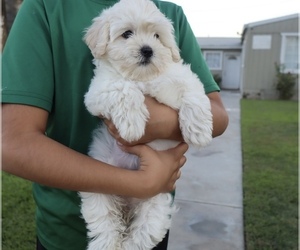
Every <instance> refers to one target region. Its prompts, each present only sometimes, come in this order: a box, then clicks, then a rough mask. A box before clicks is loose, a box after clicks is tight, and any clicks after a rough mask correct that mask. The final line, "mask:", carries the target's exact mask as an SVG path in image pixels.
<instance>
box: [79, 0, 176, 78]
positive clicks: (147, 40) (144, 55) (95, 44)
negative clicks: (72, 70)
mask: <svg viewBox="0 0 300 250" xmlns="http://www.w3.org/2000/svg"><path fill="white" fill-rule="evenodd" d="M85 41H86V43H87V44H88V46H89V48H90V49H91V51H92V53H93V55H94V57H95V58H96V59H105V60H108V61H109V62H110V63H111V65H112V66H113V67H114V68H115V69H116V70H117V71H118V72H119V73H120V74H121V75H122V76H123V77H124V78H127V79H130V80H137V81H147V80H150V79H152V78H155V77H156V76H157V75H159V74H161V73H162V72H163V71H164V70H165V69H166V67H167V66H168V65H169V64H170V63H171V62H177V61H179V60H180V56H179V50H178V47H177V45H176V42H175V39H174V36H173V27H172V24H171V22H170V21H169V20H168V19H167V18H166V17H165V16H164V15H163V14H162V13H161V12H160V11H159V10H158V9H157V7H156V6H155V5H154V4H153V2H152V1H150V0H121V1H120V2H119V3H117V4H115V5H114V6H113V7H112V8H110V9H108V10H105V11H104V12H103V13H102V14H101V15H100V16H99V17H97V18H95V19H94V22H93V24H92V26H91V27H90V28H89V29H88V31H87V33H86V36H85Z"/></svg>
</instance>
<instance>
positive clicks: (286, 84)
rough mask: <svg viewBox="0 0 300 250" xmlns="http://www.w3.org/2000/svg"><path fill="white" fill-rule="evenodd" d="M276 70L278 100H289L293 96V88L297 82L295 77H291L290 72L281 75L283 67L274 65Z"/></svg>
mask: <svg viewBox="0 0 300 250" xmlns="http://www.w3.org/2000/svg"><path fill="white" fill-rule="evenodd" d="M275 68H276V77H277V81H276V90H278V91H279V99H282V100H289V99H291V98H292V97H293V95H294V91H295V90H294V87H295V84H296V80H297V75H293V74H291V73H290V72H288V73H282V72H283V69H284V68H283V67H282V66H281V67H280V66H279V65H278V64H277V63H276V64H275Z"/></svg>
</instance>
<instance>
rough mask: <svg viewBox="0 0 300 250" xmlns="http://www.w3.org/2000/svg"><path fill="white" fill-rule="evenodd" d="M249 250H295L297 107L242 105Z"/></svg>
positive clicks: (252, 102) (290, 104) (279, 103)
mask: <svg viewBox="0 0 300 250" xmlns="http://www.w3.org/2000/svg"><path fill="white" fill-rule="evenodd" d="M241 128H242V148H243V167H244V172H243V187H244V219H245V221H244V224H245V240H246V245H247V250H269V249H270V250H271V249H272V250H275V249H276V250H297V249H298V103H297V102H292V101H257V100H242V101H241Z"/></svg>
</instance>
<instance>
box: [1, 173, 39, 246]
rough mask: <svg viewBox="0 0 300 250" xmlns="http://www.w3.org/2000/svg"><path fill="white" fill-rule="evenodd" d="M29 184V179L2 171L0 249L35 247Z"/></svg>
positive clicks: (32, 208) (32, 204) (32, 205)
mask: <svg viewBox="0 0 300 250" xmlns="http://www.w3.org/2000/svg"><path fill="white" fill-rule="evenodd" d="M31 186H32V184H31V182H29V181H25V180H23V179H20V178H18V177H15V176H12V175H8V174H5V173H2V250H30V249H35V242H36V234H35V222H34V201H33V198H32V193H31ZM0 248H1V247H0Z"/></svg>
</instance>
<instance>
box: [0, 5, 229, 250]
mask: <svg viewBox="0 0 300 250" xmlns="http://www.w3.org/2000/svg"><path fill="white" fill-rule="evenodd" d="M116 2H117V1H116V0H86V1H82V0H72V1H53V0H26V1H24V3H23V5H22V7H21V9H20V12H19V14H18V16H17V18H16V20H15V24H14V25H13V28H12V30H11V33H10V35H9V37H8V40H7V44H6V45H5V48H4V52H3V86H2V89H3V91H2V103H3V104H2V117H3V120H2V121H3V125H2V128H3V133H2V141H3V147H2V155H3V164H2V165H3V170H4V171H7V172H9V173H11V174H14V175H17V176H20V177H22V178H25V179H28V180H31V181H33V182H34V186H33V193H34V198H35V201H36V204H37V213H36V218H37V236H38V244H37V249H48V250H52V249H53V250H57V249H63V250H66V249H72V250H74V249H75V250H76V249H78V250H80V249H85V248H86V245H87V237H86V228H85V225H84V221H83V219H82V218H81V215H80V198H79V196H78V191H86V192H98V193H107V194H117V195H124V196H131V197H136V198H148V197H152V196H154V195H156V194H158V193H161V192H170V191H173V190H174V189H175V183H176V180H177V179H178V178H179V177H180V168H181V167H182V166H183V165H184V163H185V160H186V159H185V157H184V153H185V152H186V150H187V145H186V144H185V143H181V144H180V145H179V146H177V147H176V148H174V149H169V150H166V151H154V150H152V149H150V148H149V147H147V146H145V145H144V143H146V142H150V141H152V140H154V139H173V140H178V141H183V139H182V136H181V131H180V128H179V123H178V114H177V112H176V111H175V110H172V109H170V108H169V107H166V106H164V105H162V104H159V103H158V102H156V101H155V100H154V99H152V98H149V97H146V99H145V103H146V105H147V108H148V110H149V112H150V119H149V120H148V123H147V126H146V133H145V135H144V136H143V137H142V138H141V139H140V140H139V141H135V142H131V143H128V142H126V141H124V140H123V139H122V138H121V137H120V136H119V134H118V131H117V130H116V129H115V127H114V124H113V123H112V122H111V121H108V120H104V121H103V120H99V119H98V118H95V117H92V116H91V115H90V114H89V113H88V112H87V110H86V109H85V106H84V103H83V96H84V94H85V93H86V91H87V89H88V86H89V84H90V80H91V78H92V76H93V64H92V55H91V54H90V51H89V49H88V47H87V46H86V45H85V43H84V42H83V41H82V37H83V34H84V32H83V31H84V29H85V28H86V27H88V26H89V25H90V22H91V20H92V19H93V18H94V17H95V16H97V15H98V13H99V12H101V10H103V9H105V8H107V7H109V6H111V5H113V4H114V3H116ZM154 2H155V3H156V5H157V6H158V7H159V9H160V10H161V11H162V12H163V13H164V14H165V15H166V16H167V17H168V18H169V19H171V20H172V21H173V25H174V29H175V35H176V38H177V42H178V45H179V48H180V49H181V56H182V58H183V59H184V61H185V62H187V63H189V64H191V68H192V70H193V71H194V72H195V73H196V74H197V75H198V76H199V78H200V79H201V81H202V82H203V84H204V87H205V91H206V93H207V95H208V97H209V99H210V102H211V108H212V113H213V136H218V135H220V134H222V133H223V132H224V130H225V129H226V127H227V123H228V117H227V114H226V111H225V109H224V107H223V105H222V101H221V99H220V96H219V93H218V91H219V88H218V86H217V84H216V83H215V82H214V80H213V78H212V76H211V74H210V72H209V70H208V68H207V66H206V64H205V62H204V60H203V58H202V55H201V52H200V49H199V47H198V44H197V41H196V39H195V37H194V35H193V33H192V31H191V28H190V26H189V24H188V22H187V20H186V17H185V16H184V13H183V11H182V9H181V8H180V7H178V6H177V5H174V4H171V3H167V2H163V1H154ZM78 13H80V17H79V16H78ZM99 122H102V123H103V122H104V123H106V125H107V126H108V129H109V131H110V133H111V134H112V135H113V136H114V137H115V138H116V139H117V140H118V141H119V142H120V144H122V145H123V146H122V148H123V150H125V151H127V152H128V153H132V154H136V155H137V156H138V157H139V158H140V169H139V170H138V171H129V170H124V169H120V168H115V167H113V166H110V165H108V164H105V163H103V162H99V161H97V160H94V159H92V158H90V157H88V156H87V151H88V145H89V143H90V139H91V132H92V131H93V130H94V128H95V127H96V126H97V125H98V124H99ZM167 242H168V237H167V236H166V237H165V239H164V240H163V242H161V243H160V244H159V245H158V246H157V247H156V248H155V249H167Z"/></svg>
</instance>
